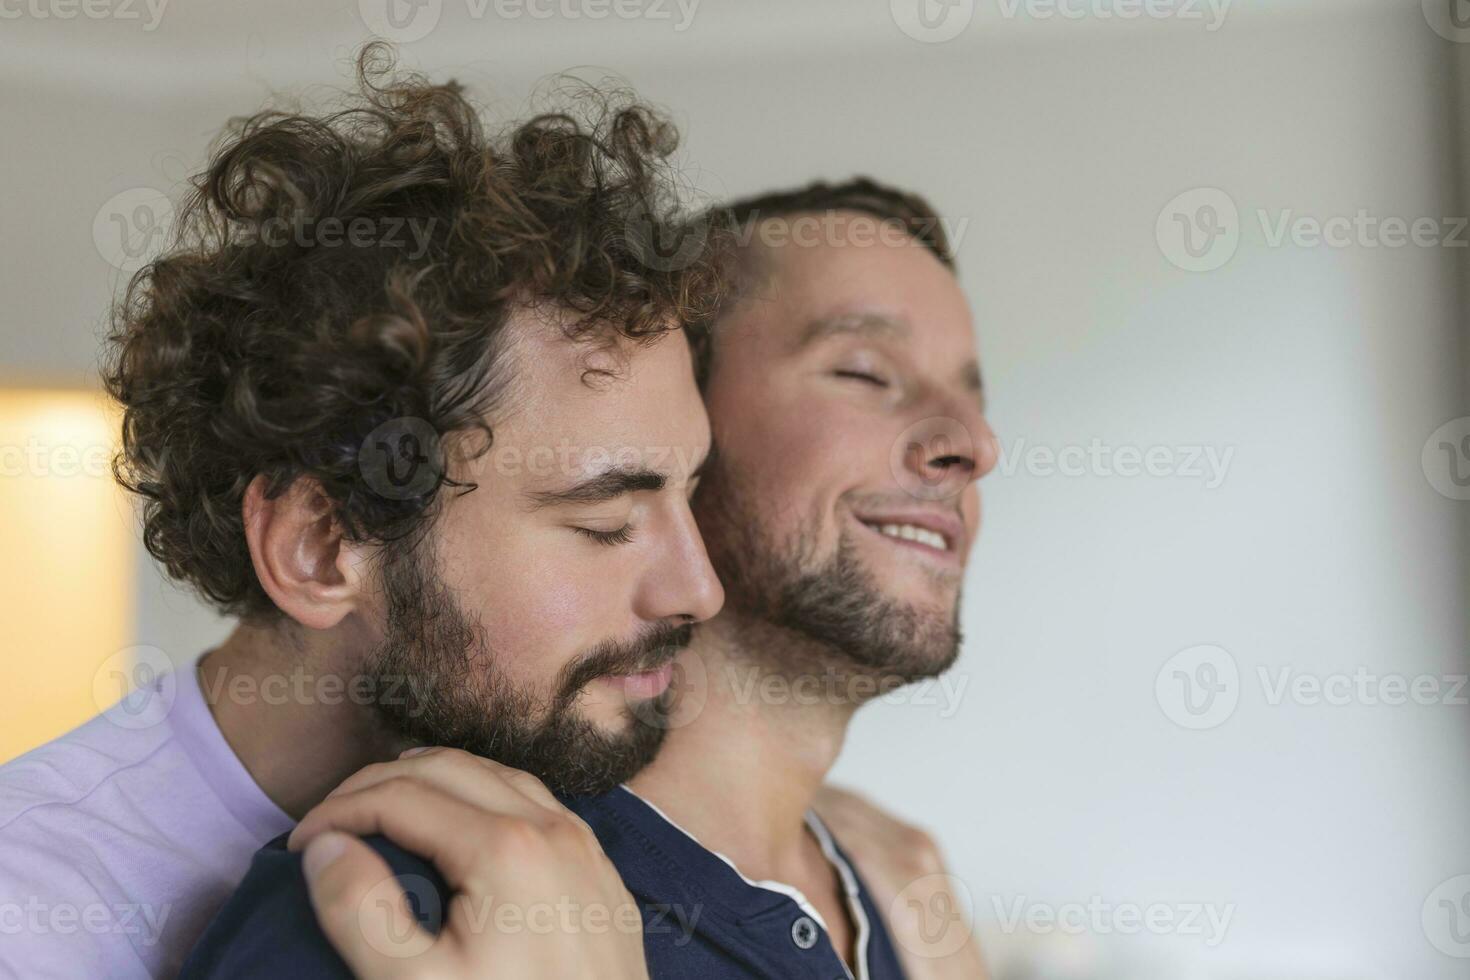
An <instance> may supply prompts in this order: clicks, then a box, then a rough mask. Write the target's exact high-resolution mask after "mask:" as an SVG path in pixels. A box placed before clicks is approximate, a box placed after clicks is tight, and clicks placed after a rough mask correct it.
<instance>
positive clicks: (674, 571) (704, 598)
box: [638, 503, 725, 623]
mask: <svg viewBox="0 0 1470 980" xmlns="http://www.w3.org/2000/svg"><path fill="white" fill-rule="evenodd" d="M679 511H680V513H678V514H676V515H674V517H673V521H672V526H671V532H672V533H671V534H670V536H669V541H668V542H667V544H666V545H665V546H664V547H663V548H662V549H661V550H660V554H659V559H658V561H657V562H656V563H655V564H654V566H653V567H652V568H650V569H649V572H648V574H647V575H646V576H645V578H644V582H643V587H642V588H641V589H640V600H641V601H640V606H641V608H640V609H639V610H638V613H639V615H640V616H641V617H642V618H644V619H647V620H650V621H658V620H665V621H674V622H682V623H702V622H704V621H705V620H707V619H710V618H712V617H713V616H714V615H715V614H716V613H718V612H719V611H720V609H721V608H722V607H723V606H724V605H725V587H724V586H723V585H721V584H720V579H719V576H717V575H716V574H715V570H714V566H712V565H711V564H710V563H709V554H708V553H707V552H706V551H705V548H704V539H703V538H702V537H700V535H699V528H698V526H696V525H695V523H694V515H693V514H692V513H690V511H689V507H688V505H687V503H686V504H683V505H681V506H680V507H679Z"/></svg>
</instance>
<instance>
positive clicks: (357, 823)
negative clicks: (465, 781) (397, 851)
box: [301, 779, 590, 889]
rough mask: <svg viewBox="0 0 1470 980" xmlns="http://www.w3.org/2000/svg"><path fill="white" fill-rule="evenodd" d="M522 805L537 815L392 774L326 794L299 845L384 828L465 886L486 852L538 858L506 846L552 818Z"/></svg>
mask: <svg viewBox="0 0 1470 980" xmlns="http://www.w3.org/2000/svg"><path fill="white" fill-rule="evenodd" d="M522 805H523V806H524V807H525V808H527V809H530V810H535V811H537V812H538V813H539V814H540V816H537V817H535V818H531V819H528V818H527V817H525V816H515V815H509V814H505V813H496V812H494V811H491V810H487V809H485V808H483V807H478V806H475V805H473V804H470V803H466V802H465V801H464V800H462V799H460V798H459V797H456V796H453V795H451V794H449V793H445V792H444V791H442V790H440V789H438V788H436V787H433V786H430V785H428V784H425V783H416V782H414V781H412V780H407V779H391V780H388V781H386V782H383V783H379V784H378V785H376V786H371V787H369V788H367V789H364V790H359V791H357V792H355V793H347V794H345V795H343V796H335V797H333V798H332V799H330V800H324V801H323V802H322V803H321V805H319V806H318V807H317V808H316V809H315V810H313V811H312V812H311V813H310V814H308V816H309V817H310V818H311V819H312V821H313V825H312V826H311V827H310V828H307V832H306V833H305V834H304V835H303V838H302V841H301V846H302V847H306V846H308V845H309V844H310V843H311V841H313V840H315V839H316V838H317V837H320V836H322V835H324V834H326V833H328V832H330V831H343V832H345V833H349V834H354V835H356V836H358V837H369V836H372V835H374V834H382V835H383V836H385V837H387V838H388V839H389V840H391V841H393V842H394V843H396V844H398V845H399V846H400V847H403V848H405V849H406V850H409V851H411V852H413V853H414V854H416V855H418V856H419V857H421V858H423V859H425V860H426V861H429V862H431V863H432V864H433V865H434V866H435V867H436V868H437V869H438V870H439V872H440V873H441V874H442V875H443V876H444V878H445V880H446V881H447V882H449V884H450V885H451V886H453V887H454V888H456V889H463V888H465V887H466V883H467V882H469V881H472V880H479V879H480V878H482V877H483V875H482V874H481V875H477V874H476V872H477V870H479V869H481V868H482V866H483V865H485V864H486V862H487V861H489V860H490V858H489V857H488V855H490V854H494V855H498V857H497V858H496V859H495V860H498V861H502V862H503V861H504V860H505V859H506V855H507V854H510V855H512V858H511V859H512V860H515V858H516V857H517V856H524V857H526V858H527V859H529V860H535V859H536V855H534V854H531V853H528V852H527V850H526V848H525V847H524V846H522V847H521V848H520V850H519V851H517V850H516V849H514V848H512V849H510V850H507V848H506V847H505V846H504V845H505V840H506V839H507V838H510V837H511V836H512V835H514V839H515V840H517V841H520V842H521V843H522V845H524V844H527V843H534V842H535V841H536V840H538V839H540V837H541V836H542V835H541V833H540V832H539V831H538V830H537V829H536V828H537V827H539V826H541V825H542V824H543V823H545V822H546V821H548V820H549V819H554V818H548V816H547V815H546V814H545V811H542V810H540V808H539V807H535V806H534V805H533V804H531V803H524V802H523V804H522ZM304 825H305V823H304V821H303V826H304ZM589 853H590V852H589Z"/></svg>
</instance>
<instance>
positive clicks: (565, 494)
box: [526, 444, 715, 510]
mask: <svg viewBox="0 0 1470 980" xmlns="http://www.w3.org/2000/svg"><path fill="white" fill-rule="evenodd" d="M714 456H715V448H714V445H713V444H711V445H710V448H709V452H707V453H705V454H704V459H702V460H700V461H699V465H698V466H696V467H695V468H694V469H693V470H691V471H690V473H689V479H691V480H694V479H697V478H698V477H700V476H701V475H703V474H704V472H705V470H706V469H708V468H709V465H710V460H712V459H714ZM668 482H669V478H668V477H667V476H666V475H665V474H663V473H660V472H658V471H657V470H650V469H645V468H641V467H632V468H619V469H610V470H606V471H604V472H602V473H599V474H597V475H596V476H592V477H588V478H587V479H585V480H582V481H581V482H579V483H574V484H572V485H571V486H569V487H566V488H564V489H561V490H538V491H528V492H527V494H526V495H527V496H528V497H530V498H531V503H532V505H533V507H534V509H536V510H540V509H541V508H543V507H560V506H563V505H565V504H583V505H585V504H600V503H605V502H606V501H609V500H616V499H617V498H618V497H621V496H623V495H624V494H628V493H639V492H643V491H658V490H662V489H663V488H664V487H666V486H667V485H668Z"/></svg>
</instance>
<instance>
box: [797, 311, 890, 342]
mask: <svg viewBox="0 0 1470 980" xmlns="http://www.w3.org/2000/svg"><path fill="white" fill-rule="evenodd" d="M911 333H912V331H911V330H910V329H909V325H908V324H907V323H905V322H904V321H903V320H898V319H895V318H893V317H891V316H884V315H883V314H881V313H843V314H839V315H838V316H825V317H819V318H818V319H816V320H813V321H811V322H810V323H808V324H807V325H806V327H805V328H804V329H803V330H802V332H801V336H800V337H799V338H798V339H797V341H796V347H797V349H798V350H800V349H802V348H804V347H808V346H810V345H812V344H815V343H816V342H817V341H819V340H826V339H827V338H828V337H835V336H841V335H852V334H856V335H858V336H865V337H900V338H902V337H908V336H909V335H910V334H911Z"/></svg>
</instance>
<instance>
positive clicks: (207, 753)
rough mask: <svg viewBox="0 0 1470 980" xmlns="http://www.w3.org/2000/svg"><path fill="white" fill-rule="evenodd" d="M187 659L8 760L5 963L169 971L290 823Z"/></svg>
mask: <svg viewBox="0 0 1470 980" xmlns="http://www.w3.org/2000/svg"><path fill="white" fill-rule="evenodd" d="M293 824H294V821H292V820H291V818H290V817H289V816H287V815H286V814H285V813H284V812H283V811H282V810H281V809H280V808H279V807H278V806H276V805H275V804H274V803H272V802H271V801H270V799H269V798H267V797H266V795H265V794H264V793H263V792H261V790H260V787H258V786H257V785H256V784H255V782H254V780H252V779H251V778H250V774H249V773H248V772H246V770H245V767H244V766H243V765H241V764H240V760H239V759H238V758H237V757H236V756H235V753H234V752H233V751H232V750H231V749H230V746H229V744H228V743H226V742H225V739H224V736H223V735H222V734H221V733H220V730H219V728H218V727H217V726H216V725H215V722H214V716H213V715H212V714H211V713H210V711H209V706H208V704H206V703H205V700H204V696H203V694H202V692H201V691H200V689H199V681H198V674H197V673H196V672H195V671H194V670H193V669H192V668H190V669H185V670H179V671H176V672H172V673H167V674H163V675H160V676H157V677H154V678H152V683H151V684H150V685H148V686H147V687H146V688H143V689H141V690H139V691H137V692H136V693H134V694H133V695H130V696H129V697H128V698H124V699H123V700H122V701H120V702H118V704H116V705H114V706H113V707H111V708H109V709H108V710H107V711H105V712H103V713H102V714H100V715H98V716H97V717H95V718H93V719H92V720H91V721H89V722H87V723H86V724H84V725H82V726H81V727H80V728H77V729H75V730H74V731H71V732H69V733H67V734H66V735H63V736H61V737H60V738H58V739H56V740H55V741H54V742H50V743H48V744H46V745H43V746H41V747H40V748H38V749H36V750H34V751H32V752H29V753H27V754H26V755H23V756H21V757H20V758H19V759H16V760H14V761H13V762H10V763H8V764H6V765H4V766H0V977H10V976H15V977H25V978H28V980H29V978H32V977H38V978H40V977H48V978H49V977H56V978H65V980H76V978H81V977H106V978H109V980H131V978H135V977H137V978H141V977H171V976H173V975H174V974H175V973H177V972H178V969H179V967H180V966H182V964H183V960H184V957H185V956H186V955H187V954H188V952H189V949H190V948H191V947H192V946H193V945H194V941H195V940H196V939H197V938H198V937H199V934H200V933H201V932H202V931H203V930H204V927H205V926H206V925H208V924H209V920H210V919H211V918H212V917H213V916H214V913H215V911H216V910H217V909H218V907H219V906H220V905H221V904H222V903H223V902H224V900H225V899H226V898H228V897H229V895H230V893H231V892H232V891H234V888H235V885H236V884H237V883H238V882H239V880H240V879H241V878H242V877H243V876H244V874H245V870H246V868H247V867H248V865H249V863H250V858H251V855H253V854H254V853H255V851H256V850H257V849H259V848H260V847H261V845H263V844H265V843H266V842H267V841H269V840H271V839H272V838H274V837H277V836H279V835H280V834H282V833H285V832H286V831H287V830H289V829H291V827H292V826H293Z"/></svg>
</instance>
